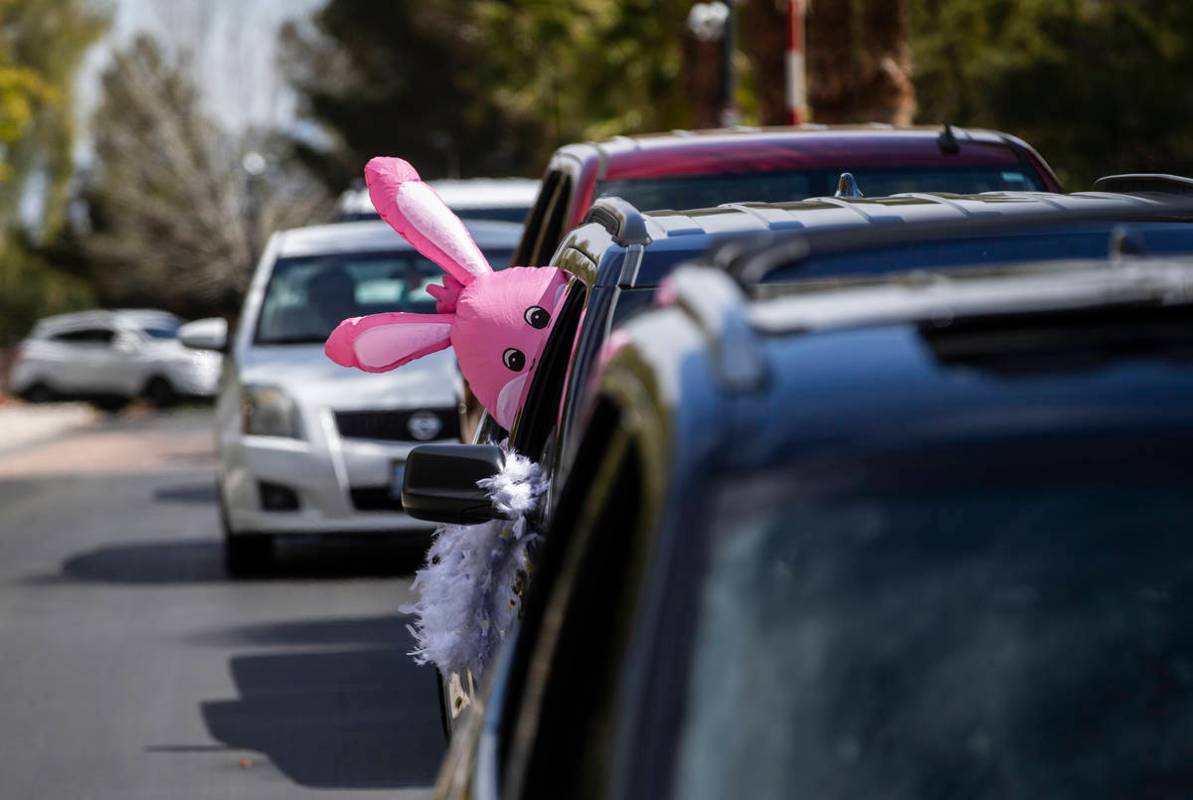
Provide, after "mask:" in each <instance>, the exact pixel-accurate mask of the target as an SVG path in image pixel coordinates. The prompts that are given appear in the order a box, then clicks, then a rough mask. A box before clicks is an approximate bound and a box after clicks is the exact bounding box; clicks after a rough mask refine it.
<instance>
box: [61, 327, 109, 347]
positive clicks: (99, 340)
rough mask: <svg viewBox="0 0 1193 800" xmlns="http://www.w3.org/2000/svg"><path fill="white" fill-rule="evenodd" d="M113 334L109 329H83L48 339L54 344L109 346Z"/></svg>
mask: <svg viewBox="0 0 1193 800" xmlns="http://www.w3.org/2000/svg"><path fill="white" fill-rule="evenodd" d="M113 336H114V333H113V332H112V330H111V329H109V328H84V329H82V330H77V331H67V332H66V333H59V334H56V335H54V336H51V337H50V338H51V339H53V340H54V341H56V342H69V343H71V344H91V345H106V344H111V342H112V337H113Z"/></svg>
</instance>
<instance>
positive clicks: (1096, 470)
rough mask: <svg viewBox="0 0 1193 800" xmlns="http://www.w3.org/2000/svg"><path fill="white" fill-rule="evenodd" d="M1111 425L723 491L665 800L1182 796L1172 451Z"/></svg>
mask: <svg viewBox="0 0 1193 800" xmlns="http://www.w3.org/2000/svg"><path fill="white" fill-rule="evenodd" d="M1111 430H1112V429H1110V428H1107V429H1106V431H1107V432H1106V433H1105V434H1102V435H1098V436H1081V435H1080V433H1075V434H1074V435H1073V436H1072V437H1059V436H1054V437H1052V438H1049V439H1047V440H1046V441H1037V440H1035V439H1031V440H1024V441H1003V442H983V444H982V445H981V448H980V450H981V458H979V459H975V458H974V457H973V454H974V452H975V450H974V449H973V448H933V449H931V450H928V451H922V452H917V451H915V450H914V449H912V450H907V449H904V450H901V451H897V452H896V451H891V452H877V453H866V454H864V455H861V456H859V457H858V458H856V459H847V460H841V459H839V458H838V459H837V460H832V461H830V460H828V459H825V460H824V461H820V462H817V461H816V459H815V458H814V457H808V458H806V460H805V461H804V462H803V463H801V464H800V465H799V466H797V467H794V468H791V469H789V470H786V471H784V472H780V473H776V471H775V470H773V469H771V470H768V471H767V472H766V473H765V474H761V473H760V474H753V475H740V476H734V478H733V479H732V480H731V481H729V482H728V483H725V484H723V485H722V487H721V488H720V489H719V491H717V492H716V497H717V499H716V501H715V502H714V503H713V507H712V510H711V513H709V514H707V516H706V522H705V523H704V524H703V525H698V526H696V527H697V528H698V529H702V530H700V532H699V533H696V532H695V530H693V532H692V533H693V534H694V535H692V536H689V537H687V538H686V539H685V541H686V543H687V546H690V547H693V548H698V549H699V551H701V552H703V554H704V555H703V559H704V560H705V562H706V563H707V567H706V568H705V569H703V570H701V571H700V572H699V574H698V577H697V578H696V580H695V588H694V589H693V598H692V600H691V601H690V602H691V603H692V605H690V606H686V607H687V608H689V609H691V611H693V612H694V613H695V614H696V615H697V623H696V624H697V629H696V633H695V636H694V639H693V642H692V646H691V650H690V658H689V659H688V668H689V669H690V673H689V676H688V679H687V680H686V682H685V681H680V683H681V684H683V688H682V689H681V691H682V693H683V696H684V697H685V701H684V704H685V708H684V711H683V713H682V718H683V719H682V723H681V725H680V730H679V740H680V745H679V755H678V759H677V766H676V770H675V775H674V781H675V782H674V786H673V791H672V796H675V797H683V798H691V799H692V800H702V798H720V797H728V796H734V797H874V796H882V797H888V798H895V799H896V800H898V799H899V798H908V799H909V800H910V798H916V800H937V799H943V798H955V797H969V798H991V799H993V798H1003V797H1049V798H1058V799H1059V800H1079V799H1080V800H1087V799H1088V798H1117V797H1143V796H1156V797H1166V798H1167V797H1172V798H1175V797H1183V796H1186V795H1187V793H1188V782H1187V781H1186V779H1185V778H1184V777H1180V776H1183V773H1179V772H1174V769H1176V768H1175V767H1174V764H1175V763H1176V762H1173V761H1172V760H1171V758H1172V755H1171V754H1174V753H1183V752H1187V751H1188V750H1189V749H1190V747H1193V731H1191V730H1190V728H1189V726H1188V724H1187V723H1188V720H1189V719H1190V718H1191V716H1193V677H1191V676H1193V637H1191V636H1190V635H1189V633H1188V624H1187V621H1188V615H1189V613H1190V609H1191V605H1190V604H1191V602H1193V597H1191V596H1190V593H1189V591H1188V588H1189V587H1190V586H1191V585H1193V559H1190V556H1191V555H1193V543H1191V542H1190V539H1189V537H1188V520H1189V519H1190V518H1191V515H1193V492H1191V491H1190V487H1191V486H1193V463H1191V461H1190V458H1189V452H1190V446H1191V444H1193V442H1191V441H1190V440H1189V437H1188V435H1187V434H1185V435H1183V436H1177V437H1175V439H1174V437H1173V436H1172V435H1171V434H1172V431H1168V430H1165V429H1164V428H1162V427H1157V428H1155V429H1154V432H1152V433H1149V434H1146V435H1143V434H1140V433H1139V432H1138V431H1134V432H1132V433H1133V434H1134V435H1128V434H1126V433H1122V434H1118V435H1112V434H1111V433H1110V431H1111ZM1149 430H1153V429H1149ZM743 653H755V654H765V655H764V656H762V657H758V658H742V654H743ZM677 667H679V665H678V664H676V663H674V662H673V663H671V664H670V665H669V667H668V668H669V669H670V670H672V671H671V673H670V675H669V677H670V678H671V679H672V680H674V677H675V676H674V670H675V668H677ZM679 668H681V669H682V667H679Z"/></svg>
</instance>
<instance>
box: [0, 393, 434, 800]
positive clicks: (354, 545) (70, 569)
mask: <svg viewBox="0 0 1193 800" xmlns="http://www.w3.org/2000/svg"><path fill="white" fill-rule="evenodd" d="M212 465H213V456H212V453H211V437H210V417H209V415H208V414H207V413H205V412H201V411H200V412H195V411H189V412H180V413H176V414H172V415H168V416H149V417H141V418H132V419H129V418H121V419H119V420H114V421H109V422H103V423H101V424H100V425H99V426H97V427H93V428H89V429H86V430H83V431H75V432H72V433H70V434H66V435H64V436H61V437H59V438H57V439H53V440H51V441H48V442H42V443H39V444H36V445H27V446H23V447H21V448H19V449H9V450H6V451H3V452H0V798H21V799H22V800H24V799H26V798H64V799H66V800H72V799H73V798H154V800H159V799H160V798H250V799H251V798H283V797H284V798H292V797H306V796H308V795H310V796H315V795H322V796H328V797H345V796H351V797H387V798H407V797H423V796H425V795H426V794H427V792H426V787H427V786H429V785H430V784H431V783H432V782H433V780H434V777H435V772H436V769H437V767H438V764H439V760H440V758H441V757H442V753H443V737H442V734H441V733H440V729H439V720H438V706H437V700H436V695H435V683H434V680H435V679H434V676H433V673H432V672H431V671H430V668H428V667H418V666H416V665H415V664H414V663H413V661H412V660H411V659H410V658H409V657H408V656H407V655H406V652H407V651H408V650H409V649H410V637H409V635H408V634H407V632H406V630H405V621H404V620H403V619H402V618H401V617H400V616H399V614H398V612H397V608H398V607H399V606H400V605H403V604H405V603H406V602H408V601H409V599H410V581H409V578H408V576H407V573H408V572H409V570H410V569H411V568H412V566H413V565H414V564H415V563H416V559H417V557H416V556H414V555H412V554H411V553H410V551H409V549H408V548H404V547H399V546H396V545H395V544H394V543H391V542H387V541H384V540H376V539H374V540H370V541H366V542H344V541H336V542H318V541H315V542H295V543H290V544H287V545H286V546H285V547H283V548H282V549H281V552H280V553H279V564H278V570H277V572H276V574H275V575H273V576H270V577H269V578H267V579H262V580H255V581H233V580H230V579H229V578H228V577H227V576H226V575H225V574H224V572H223V568H222V566H221V553H220V541H219V531H218V527H217V524H218V523H217V516H216V507H215V492H214V484H213V477H212V476H213V472H212Z"/></svg>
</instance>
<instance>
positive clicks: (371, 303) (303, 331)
mask: <svg viewBox="0 0 1193 800" xmlns="http://www.w3.org/2000/svg"><path fill="white" fill-rule="evenodd" d="M485 256H486V258H488V259H489V263H490V264H491V265H492V266H493V268H494V269H501V268H502V267H505V266H508V265H509V258H510V253H509V251H497V252H494V251H487V252H486V253H485ZM443 275H444V273H443V270H442V269H440V268H439V267H438V266H436V265H435V264H433V263H432V262H431V261H428V260H427V259H425V258H423V257H422V256H420V255H418V254H417V253H414V252H410V251H406V252H396V253H369V254H339V255H329V256H312V257H306V258H284V259H280V260H279V261H278V262H277V263H276V264H275V265H274V268H273V274H272V275H271V276H270V279H269V285H268V286H267V287H266V290H265V301H264V303H263V304H262V306H261V318H260V320H259V321H258V323H257V336H256V343H257V344H316V343H321V342H323V341H324V340H325V339H327V336H328V334H330V333H331V331H332V330H333V329H334V328H335V327H336V325H339V324H340V322H341V321H342V320H345V319H347V318H349V317H359V316H363V315H365V314H376V313H380V312H383V311H414V312H420V313H434V311H435V298H433V297H432V296H431V295H430V294H429V293H428V292H427V286H429V285H430V284H433V283H434V284H439V283H442V278H443Z"/></svg>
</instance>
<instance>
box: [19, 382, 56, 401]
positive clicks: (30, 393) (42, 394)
mask: <svg viewBox="0 0 1193 800" xmlns="http://www.w3.org/2000/svg"><path fill="white" fill-rule="evenodd" d="M21 398H22V399H23V400H24V401H25V402H27V403H52V402H53V401H54V400H55V399H56V398H57V395H55V394H54V390H53V389H51V388H50V387H49V386H46V385H45V384H44V383H41V382H40V381H38V382H37V383H35V384H33V385H32V386H30V387H29V388H28V389H26V390H25V391H24V392H22V393H21Z"/></svg>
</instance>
